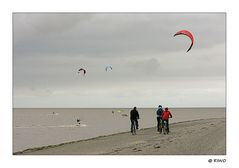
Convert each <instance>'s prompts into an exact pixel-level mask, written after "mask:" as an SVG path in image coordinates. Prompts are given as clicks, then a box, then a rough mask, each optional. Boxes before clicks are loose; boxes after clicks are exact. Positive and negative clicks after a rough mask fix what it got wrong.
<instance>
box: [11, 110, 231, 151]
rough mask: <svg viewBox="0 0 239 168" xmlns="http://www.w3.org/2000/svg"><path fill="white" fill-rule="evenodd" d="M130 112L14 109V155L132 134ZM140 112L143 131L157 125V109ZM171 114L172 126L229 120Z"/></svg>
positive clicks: (208, 113) (199, 113)
mask: <svg viewBox="0 0 239 168" xmlns="http://www.w3.org/2000/svg"><path fill="white" fill-rule="evenodd" d="M130 110H131V109H127V108H115V109H113V108H100V109H96V108H95V109H94V108H68V109H66V108H14V109H13V152H17V151H22V150H25V149H28V148H34V147H41V146H47V145H55V144H60V143H63V142H71V141H76V140H81V139H89V138H93V137H97V136H102V135H110V134H115V133H120V132H125V131H129V130H130V119H129V112H130ZM112 111H113V112H112ZM138 111H139V115H140V119H139V127H140V128H148V127H154V126H156V124H157V121H156V114H155V113H156V112H155V111H156V108H139V109H138ZM170 111H171V113H172V115H173V118H172V119H170V123H174V122H181V121H189V120H197V119H208V118H223V117H224V118H225V117H226V109H225V108H172V109H170ZM78 118H79V119H80V120H81V121H80V124H78V123H77V119H78Z"/></svg>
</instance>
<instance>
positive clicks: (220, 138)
mask: <svg viewBox="0 0 239 168" xmlns="http://www.w3.org/2000/svg"><path fill="white" fill-rule="evenodd" d="M17 154H20V155H225V154H226V120H225V118H219V119H202V120H194V121H186V122H179V123H174V124H171V125H170V133H169V134H168V135H164V134H159V133H158V132H157V131H156V127H153V128H146V129H141V130H139V131H138V132H137V135H131V133H130V132H124V133H119V134H113V135H108V136H100V137H96V138H92V139H88V140H80V141H74V142H69V143H62V144H59V145H52V146H45V147H40V148H32V149H28V150H24V151H22V152H16V153H14V155H17Z"/></svg>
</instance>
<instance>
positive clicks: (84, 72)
mask: <svg viewBox="0 0 239 168" xmlns="http://www.w3.org/2000/svg"><path fill="white" fill-rule="evenodd" d="M81 71H82V72H83V74H84V75H85V74H86V70H85V69H83V68H81V69H79V70H78V74H79V73H80V72H81Z"/></svg>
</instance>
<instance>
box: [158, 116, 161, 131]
mask: <svg viewBox="0 0 239 168" xmlns="http://www.w3.org/2000/svg"><path fill="white" fill-rule="evenodd" d="M157 129H158V131H161V129H162V118H161V117H157Z"/></svg>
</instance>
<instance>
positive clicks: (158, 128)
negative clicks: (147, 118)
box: [156, 105, 163, 133]
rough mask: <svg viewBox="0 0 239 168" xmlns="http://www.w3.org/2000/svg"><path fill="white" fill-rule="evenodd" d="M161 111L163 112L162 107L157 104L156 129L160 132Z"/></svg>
mask: <svg viewBox="0 0 239 168" xmlns="http://www.w3.org/2000/svg"><path fill="white" fill-rule="evenodd" d="M162 113H163V107H162V106H161V105H159V106H158V109H157V111H156V115H157V130H158V132H159V133H162V123H163V121H162Z"/></svg>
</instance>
